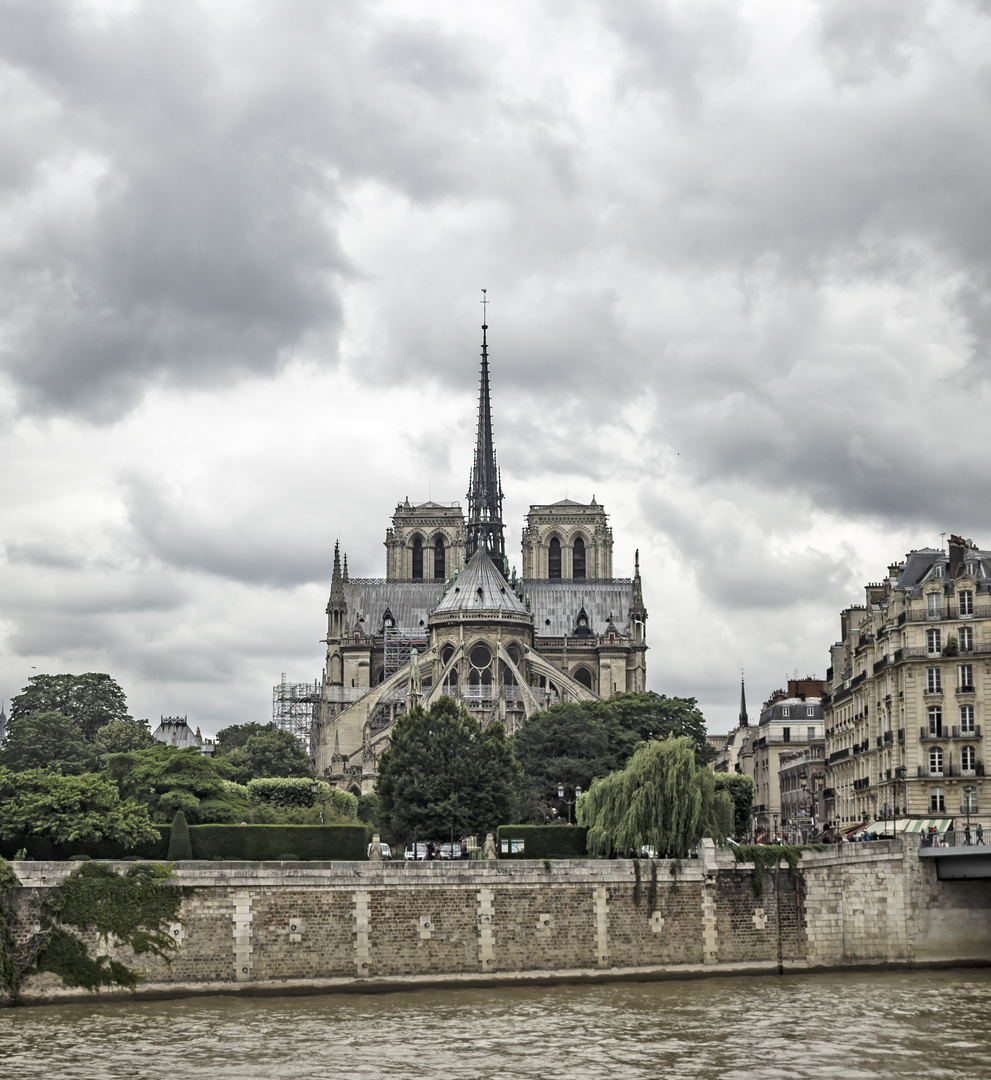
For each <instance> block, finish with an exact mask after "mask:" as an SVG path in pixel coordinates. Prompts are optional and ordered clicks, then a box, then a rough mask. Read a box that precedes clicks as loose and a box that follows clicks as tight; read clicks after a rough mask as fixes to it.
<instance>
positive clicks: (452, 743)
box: [376, 697, 520, 838]
mask: <svg viewBox="0 0 991 1080" xmlns="http://www.w3.org/2000/svg"><path fill="white" fill-rule="evenodd" d="M519 779H520V770H519V765H518V764H517V762H516V759H515V758H514V757H513V753H512V750H511V748H510V746H509V743H508V741H507V739H506V734H505V731H504V730H503V727H502V725H501V724H490V725H489V727H487V728H485V730H484V731H483V730H482V728H481V727H480V726H479V724H478V722H477V721H476V720H475V719H474V718H473V717H472V716H470V715H469V714H468V713H467V712H466V711H465V710H464V709H462V708H459V707H458V706H457V705H456V704H455V703H454V702H453V701H452V700H451V699H450V698H448V697H442V698H440V699H439V700H438V701H437V702H435V703H434V704H433V705H431V707H430V710H429V711H425V710H424V709H422V708H420V707H419V706H417V707H415V708H413V709H412V710H411V711H410V712H408V713H407V714H406V715H405V716H404V717H402V718H401V719H400V720H399V721H398V722H397V724H396V726H395V727H394V728H393V732H392V739H391V742H390V745H389V748H388V749H387V750H386V751H385V753H384V754H383V755H382V757H381V758H380V759H379V763H378V783H377V784H376V791H377V793H378V796H379V801H380V806H381V813H382V816H383V817H384V818H385V819H386V820H387V821H388V822H389V824H390V826H391V828H392V830H393V832H394V834H397V835H403V834H408V833H409V832H411V831H412V829H413V828H414V827H417V828H418V830H419V834H420V835H421V836H423V837H430V836H433V837H437V838H439V837H442V836H446V835H448V833H449V831H450V830H451V828H452V827H453V829H454V831H455V833H457V834H459V835H462V836H466V835H472V834H483V833H485V832H486V831H489V830H492V829H494V828H495V827H496V826H497V825H500V824H505V823H508V822H509V821H511V820H512V818H513V816H514V815H513V811H514V809H515V802H516V794H517V787H518V784H519Z"/></svg>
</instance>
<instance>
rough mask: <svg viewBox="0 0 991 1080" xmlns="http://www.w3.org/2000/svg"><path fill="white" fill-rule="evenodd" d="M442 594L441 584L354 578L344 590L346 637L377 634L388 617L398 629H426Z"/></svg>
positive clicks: (431, 581) (433, 580)
mask: <svg viewBox="0 0 991 1080" xmlns="http://www.w3.org/2000/svg"><path fill="white" fill-rule="evenodd" d="M443 593H444V582H443V581H437V580H436V579H433V578H431V579H428V580H426V581H389V580H387V579H386V578H374V579H368V578H358V579H355V580H354V581H352V582H349V583H348V584H346V585H345V586H344V595H345V596H346V597H347V605H348V618H347V624H346V628H347V630H348V632H349V633H354V632H355V631H358V632H359V633H362V634H381V633H382V620H383V619H384V618H385V613H386V611H387V610H388V611H389V613H390V614H391V615H392V617H393V618H394V619H395V621H396V626H397V627H400V628H402V629H407V628H408V629H416V628H417V627H419V626H426V623H427V619H428V618H429V617H430V611H431V609H432V608H433V606H434V604H436V603H437V601H438V600H439V599H440V598H441V596H442V595H443Z"/></svg>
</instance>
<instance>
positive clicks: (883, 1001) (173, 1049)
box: [0, 970, 991, 1080]
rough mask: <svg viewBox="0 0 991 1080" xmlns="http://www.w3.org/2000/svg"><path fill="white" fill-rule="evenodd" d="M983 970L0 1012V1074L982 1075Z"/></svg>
mask: <svg viewBox="0 0 991 1080" xmlns="http://www.w3.org/2000/svg"><path fill="white" fill-rule="evenodd" d="M989 1017H991V971H983V970H957V971H938V972H918V973H916V972H911V973H890V974H843V975H793V976H784V977H773V976H768V977H765V978H713V979H706V980H700V981H694V982H663V983H610V984H599V985H590V986H558V987H527V988H520V989H513V988H493V989H486V990H467V989H463V990H456V989H451V990H436V991H433V990H416V991H411V992H410V993H389V994H382V995H344V994H328V995H323V996H318V997H289V998H278V997H272V998H248V999H241V998H235V997H223V996H217V997H200V998H190V999H186V1000H182V1001H164V1002H142V1001H135V1002H127V1003H107V1004H104V1005H100V1006H95V1005H91V1004H85V1005H58V1006H45V1007H37V1008H22V1009H12V1010H5V1011H3V1012H0V1077H3V1078H4V1080H6V1078H7V1077H10V1078H16V1080H31V1078H35V1077H39V1078H40V1077H44V1078H46V1080H52V1078H62V1077H65V1078H67V1080H69V1078H71V1080H89V1078H92V1080H110V1078H114V1080H116V1078H118V1077H141V1078H159V1077H161V1078H169V1080H181V1078H185V1077H208V1078H212V1080H221V1078H227V1077H231V1078H255V1077H258V1078H265V1080H289V1078H293V1080H295V1078H304V1077H305V1078H310V1077H313V1078H318V1077H319V1078H328V1080H330V1078H335V1080H336V1078H350V1077H355V1078H362V1080H375V1078H379V1077H383V1078H384V1077H388V1078H390V1080H395V1078H405V1077H438V1078H443V1080H469V1078H479V1080H483V1078H484V1080H496V1078H500V1080H502V1078H505V1080H520V1078H530V1077H532V1078H534V1080H537V1078H539V1080H550V1078H554V1080H557V1078H561V1080H605V1078H612V1077H618V1078H640V1077H644V1078H648V1077H649V1078H655V1077H673V1078H678V1077H700V1078H701V1077H705V1078H715V1077H719V1078H733V1080H752V1078H756V1080H776V1078H778V1077H780V1078H782V1080H797V1078H803V1077H815V1078H816V1080H822V1078H824V1077H837V1078H840V1077H842V1078H843V1080H859V1078H868V1077H871V1078H873V1077H916V1078H918V1077H960V1078H967V1080H980V1078H984V1077H987V1078H989V1080H991V1021H989Z"/></svg>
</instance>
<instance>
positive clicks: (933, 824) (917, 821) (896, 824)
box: [867, 817, 953, 836]
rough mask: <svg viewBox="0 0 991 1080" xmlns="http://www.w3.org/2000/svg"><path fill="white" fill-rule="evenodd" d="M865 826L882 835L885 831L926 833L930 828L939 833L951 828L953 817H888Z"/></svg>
mask: <svg viewBox="0 0 991 1080" xmlns="http://www.w3.org/2000/svg"><path fill="white" fill-rule="evenodd" d="M867 828H868V829H869V830H870V831H871V832H874V833H880V834H881V835H882V836H883V835H884V834H885V833H888V834H889V835H890V834H891V833H893V832H896V833H927V832H929V830H930V829H935V830H936V831H937V832H938V833H939V834H940V835H942V834H943V833H945V832H946V830H947V829H952V828H953V818H951V817H924V818H904V817H900V818H893V819H892V818H889V819H888V820H887V821H875V822H873V823H872V824H871V825H868V826H867Z"/></svg>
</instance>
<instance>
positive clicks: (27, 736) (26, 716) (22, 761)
mask: <svg viewBox="0 0 991 1080" xmlns="http://www.w3.org/2000/svg"><path fill="white" fill-rule="evenodd" d="M0 765H3V766H6V767H7V768H8V769H10V770H11V771H12V772H23V771H24V770H25V769H51V770H53V771H57V772H64V773H75V774H79V773H85V772H89V771H90V770H91V769H93V768H95V766H96V754H95V753H94V750H93V746H92V744H90V743H88V742H87V741H86V739H85V738H84V737H83V733H82V732H81V731H80V730H79V725H78V724H77V723H76V722H75V721H74V720H72V719H70V718H69V717H68V716H63V715H62V714H61V713H58V712H41V713H21V714H19V715H18V716H16V717H14V718H13V719H12V720H11V721H10V723H9V725H8V726H7V736H6V738H5V739H4V742H3V747H2V748H0Z"/></svg>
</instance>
